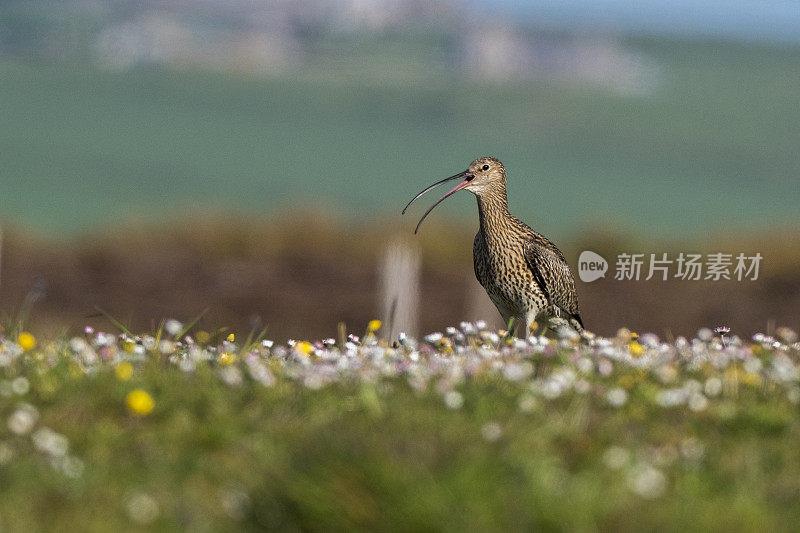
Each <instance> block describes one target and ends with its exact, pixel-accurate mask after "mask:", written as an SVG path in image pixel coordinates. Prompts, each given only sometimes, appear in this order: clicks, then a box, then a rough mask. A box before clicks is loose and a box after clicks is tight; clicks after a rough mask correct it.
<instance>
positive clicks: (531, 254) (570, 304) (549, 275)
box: [523, 239, 583, 326]
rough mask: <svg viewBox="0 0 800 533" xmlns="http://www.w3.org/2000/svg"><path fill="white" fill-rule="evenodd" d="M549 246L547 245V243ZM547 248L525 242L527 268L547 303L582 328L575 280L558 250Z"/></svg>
mask: <svg viewBox="0 0 800 533" xmlns="http://www.w3.org/2000/svg"><path fill="white" fill-rule="evenodd" d="M548 244H549V243H548ZM551 246H552V245H551ZM554 248H555V247H553V248H551V247H548V246H547V245H546V244H544V243H540V242H537V241H536V240H534V239H529V240H527V241H525V244H524V247H523V250H524V252H525V261H526V262H527V263H528V268H530V269H531V272H533V277H534V278H535V279H536V282H537V283H538V284H539V287H540V288H541V289H542V292H544V295H545V298H547V301H548V302H549V303H550V304H551V305H554V306H556V307H558V308H559V309H560V310H561V311H562V312H564V313H566V314H567V315H569V316H571V317H573V318H575V319H576V320H577V321H578V323H579V324H580V325H581V326H583V322H582V321H581V317H580V315H579V311H578V296H577V294H576V292H575V280H574V279H573V278H572V272H570V270H569V266H568V265H567V261H566V259H564V256H563V255H561V252H559V251H558V249H557V248H556V249H554Z"/></svg>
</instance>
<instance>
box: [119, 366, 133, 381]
mask: <svg viewBox="0 0 800 533" xmlns="http://www.w3.org/2000/svg"><path fill="white" fill-rule="evenodd" d="M114 373H115V374H116V375H117V379H119V380H122V381H128V380H129V379H131V376H133V365H132V364H130V363H129V362H128V361H122V362H121V363H120V364H118V365H117V366H116V367H115V368H114Z"/></svg>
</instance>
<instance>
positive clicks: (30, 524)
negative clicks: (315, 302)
mask: <svg viewBox="0 0 800 533" xmlns="http://www.w3.org/2000/svg"><path fill="white" fill-rule="evenodd" d="M181 326H182V325H181V324H179V323H177V322H175V321H168V322H166V323H165V324H164V325H163V327H161V328H159V330H158V331H157V332H155V333H154V334H149V335H133V334H128V333H121V334H117V333H103V332H94V331H91V330H88V331H87V332H86V333H85V334H82V335H78V336H75V337H72V338H69V337H63V338H60V339H35V338H33V336H31V335H29V334H26V333H24V332H12V331H10V330H9V331H8V332H7V337H4V338H3V340H2V346H1V347H0V420H2V421H3V424H2V426H0V526H2V527H4V528H6V529H8V530H12V531H22V530H24V531H34V530H52V529H54V528H59V527H63V525H64V524H69V527H70V528H72V529H77V530H84V531H99V530H104V531H107V530H136V529H139V528H142V527H150V528H154V529H156V530H165V531H169V530H184V529H191V530H215V531H218V530H241V529H265V528H266V529H271V530H298V529H300V530H353V529H369V530H415V531H418V530H447V531H453V530H484V531H485V530H502V531H508V530H531V529H544V530H573V531H576V530H577V531H581V530H587V531H588V530H598V529H599V530H652V529H662V530H678V529H680V530H712V531H731V530H736V531H763V530H765V529H767V530H776V531H779V530H791V529H793V525H794V524H796V523H797V520H798V519H800V510H798V506H797V505H796V501H797V497H798V494H800V481H798V480H800V451H799V450H800V449H798V447H797V445H796V443H797V439H798V437H800V418H799V417H798V403H800V370H799V369H800V344H798V343H797V336H796V334H795V333H794V332H792V331H790V330H788V329H785V328H784V329H781V330H779V336H777V337H775V338H772V337H767V336H764V335H757V336H756V337H755V338H754V339H753V340H752V341H743V340H741V339H739V338H737V337H730V336H727V337H721V336H720V335H717V334H714V333H713V332H711V331H709V330H701V331H700V332H698V338H695V339H691V340H687V339H684V338H678V339H675V340H673V341H671V342H664V341H661V340H659V339H658V338H656V337H655V336H654V335H650V334H648V335H642V336H637V335H635V334H632V333H630V332H629V331H627V330H621V331H620V332H619V333H618V335H617V336H615V337H612V338H595V339H594V342H593V343H592V345H591V346H589V345H587V344H585V343H580V342H577V341H576V339H573V338H571V337H570V336H569V335H565V336H564V337H563V338H562V337H559V338H554V339H547V338H544V337H537V336H533V337H531V338H529V339H527V340H519V339H514V338H512V337H508V336H506V335H505V334H504V332H494V331H489V330H486V329H485V327H484V326H483V325H482V324H480V323H478V324H471V323H462V324H461V325H460V327H459V328H450V329H448V330H447V331H446V332H443V333H436V334H431V335H429V336H427V337H426V338H425V339H424V340H420V341H419V342H417V341H415V340H414V339H410V338H405V337H404V336H402V335H401V337H400V338H399V339H396V340H394V341H392V342H387V341H385V340H382V339H381V338H380V324H379V323H377V322H374V323H371V324H370V326H369V327H368V330H367V332H366V334H365V335H363V336H362V338H359V337H358V336H354V335H350V336H348V337H347V338H346V339H338V340H335V339H326V340H323V341H314V342H307V341H298V342H295V341H290V342H289V343H288V344H286V345H278V344H274V343H272V342H271V341H269V340H266V339H261V338H259V337H258V336H250V337H248V338H247V339H240V338H237V337H235V336H233V335H232V334H230V333H229V332H227V331H222V330H220V331H217V332H205V331H189V335H190V336H189V337H187V336H186V332H185V331H184V328H182V327H181Z"/></svg>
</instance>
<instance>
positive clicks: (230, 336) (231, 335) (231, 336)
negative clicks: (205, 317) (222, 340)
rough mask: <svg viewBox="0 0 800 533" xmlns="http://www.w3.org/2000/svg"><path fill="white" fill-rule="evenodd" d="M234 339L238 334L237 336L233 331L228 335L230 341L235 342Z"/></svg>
mask: <svg viewBox="0 0 800 533" xmlns="http://www.w3.org/2000/svg"><path fill="white" fill-rule="evenodd" d="M234 339H236V336H235V335H234V334H233V333H231V334H230V335H228V342H233V341H234Z"/></svg>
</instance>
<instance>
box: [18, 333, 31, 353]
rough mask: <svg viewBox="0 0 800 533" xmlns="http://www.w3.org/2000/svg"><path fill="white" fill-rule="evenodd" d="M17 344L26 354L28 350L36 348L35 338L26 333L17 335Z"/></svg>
mask: <svg viewBox="0 0 800 533" xmlns="http://www.w3.org/2000/svg"><path fill="white" fill-rule="evenodd" d="M17 344H19V346H20V348H22V349H23V350H25V351H26V352H27V351H28V350H33V349H34V348H35V347H36V337H34V336H33V335H31V334H30V333H28V332H27V331H23V332H22V333H20V334H19V337H17Z"/></svg>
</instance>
